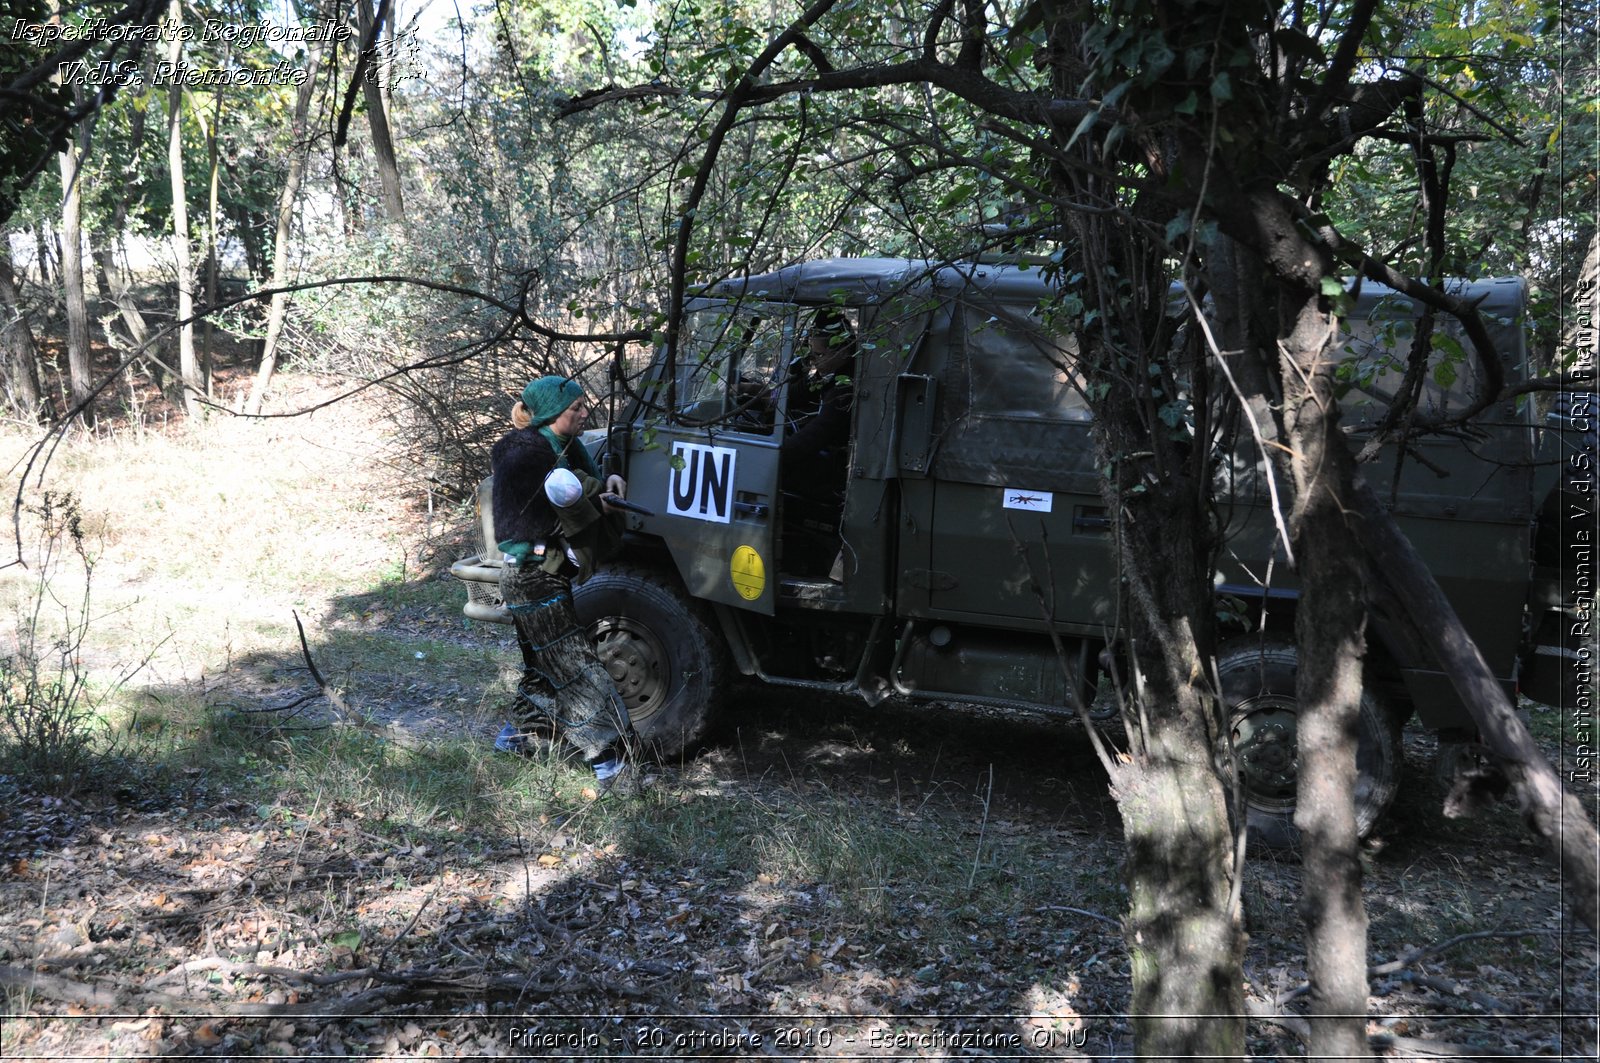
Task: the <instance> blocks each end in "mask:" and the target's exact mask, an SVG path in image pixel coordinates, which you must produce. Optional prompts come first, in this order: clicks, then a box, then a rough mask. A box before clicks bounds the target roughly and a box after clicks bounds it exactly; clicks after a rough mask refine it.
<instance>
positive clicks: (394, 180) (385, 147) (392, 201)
mask: <svg viewBox="0 0 1600 1063" xmlns="http://www.w3.org/2000/svg"><path fill="white" fill-rule="evenodd" d="M378 3H379V5H380V10H382V9H383V8H386V7H387V5H384V4H383V3H382V0H378ZM383 13H384V14H385V15H386V16H387V18H386V20H385V21H388V19H392V18H393V14H392V13H391V12H389V11H387V10H384V12H383ZM356 15H357V18H358V20H359V29H360V36H359V39H360V40H362V41H365V40H366V39H367V37H368V35H370V34H371V33H372V27H373V13H372V3H371V0H356ZM380 54H381V50H380ZM381 76H385V75H383V74H382V73H381V72H380V70H379V69H378V67H377V65H376V64H371V63H369V64H368V66H367V70H366V76H365V77H364V78H363V79H362V82H361V95H362V98H363V100H364V101H365V102H366V105H367V123H368V124H369V125H370V126H371V127H372V154H373V157H374V158H375V159H376V160H377V163H378V179H379V180H380V181H381V182H382V183H383V209H384V212H385V213H386V214H388V215H389V218H390V219H391V220H392V221H404V220H405V216H406V207H405V202H404V200H402V198H401V196H400V166H399V164H398V163H397V162H396V161H395V156H394V140H393V138H392V137H391V136H390V135H389V116H388V112H387V111H386V110H385V109H384V105H383V90H382V89H381V88H380V87H379V85H378V79H379V78H380V77H381Z"/></svg>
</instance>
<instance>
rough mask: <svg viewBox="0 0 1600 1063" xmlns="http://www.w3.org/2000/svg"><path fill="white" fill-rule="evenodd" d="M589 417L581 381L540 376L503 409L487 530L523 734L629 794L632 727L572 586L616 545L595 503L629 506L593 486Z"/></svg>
mask: <svg viewBox="0 0 1600 1063" xmlns="http://www.w3.org/2000/svg"><path fill="white" fill-rule="evenodd" d="M588 416H589V403H588V400H587V399H586V398H585V396H584V394H583V388H582V386H581V385H579V384H578V382H577V381H575V380H569V379H568V378H566V377H561V376H542V377H539V378H538V379H536V380H532V381H530V382H529V383H528V386H527V387H526V388H524V389H523V391H522V400H521V401H520V402H518V403H517V404H516V405H515V406H513V407H512V409H511V424H512V428H511V431H509V432H507V433H506V434H505V435H504V436H502V437H501V438H500V440H499V441H498V442H497V443H495V445H494V449H493V450H492V451H491V452H490V461H491V467H492V469H493V472H494V491H493V509H494V527H495V534H496V535H497V536H498V537H499V538H500V543H499V546H500V550H501V552H502V553H504V555H505V559H504V561H503V562H502V564H501V569H500V595H501V597H502V598H503V599H504V600H505V603H506V608H507V609H508V610H510V612H511V618H512V621H513V623H514V624H515V626H516V629H517V643H518V645H519V646H520V647H521V649H522V665H523V668H522V681H521V683H520V684H519V685H518V690H519V694H520V703H521V709H522V716H523V720H522V721H521V722H522V724H523V726H524V729H538V728H539V727H540V726H548V725H551V724H553V725H555V726H557V727H559V728H560V730H561V733H562V734H563V735H564V736H565V737H566V739H567V740H568V741H569V742H571V743H572V744H573V745H575V746H577V747H578V748H579V749H580V750H582V752H583V755H584V757H585V759H587V760H588V762H589V764H590V765H591V766H592V767H593V768H594V772H595V778H596V779H597V780H598V782H599V783H600V786H601V787H602V788H603V789H613V790H614V789H617V788H618V787H626V786H628V785H629V784H630V783H631V771H630V770H629V769H628V768H627V765H626V762H625V761H624V759H623V756H624V752H625V746H626V743H627V740H628V739H629V738H631V737H632V734H633V727H632V725H631V723H630V722H629V720H628V709H627V706H626V705H625V704H624V703H623V701H622V698H621V696H620V695H619V694H618V693H617V688H616V684H614V683H613V682H612V681H611V676H610V675H609V674H608V673H607V672H606V670H605V667H604V666H603V665H602V664H601V662H600V658H599V657H598V656H597V655H596V654H595V651H594V646H593V645H591V644H590V642H589V639H588V637H587V635H586V633H585V632H584V630H583V628H582V626H581V625H580V624H579V623H578V617H577V613H576V611H575V610H574V609H573V604H572V583H571V577H572V576H574V575H576V576H577V577H578V579H579V580H580V582H581V581H582V580H583V579H585V578H587V577H588V575H589V569H590V567H591V565H592V558H593V554H594V550H595V548H596V544H597V543H600V542H602V541H604V540H605V539H606V537H607V535H608V534H609V535H610V536H612V537H614V535H615V528H614V527H613V526H612V525H611V522H610V520H609V519H608V515H609V514H611V513H612V512H613V510H612V508H611V507H610V506H609V505H608V504H607V503H605V502H604V501H602V500H601V499H600V497H599V496H600V495H601V494H602V493H611V494H615V495H617V496H619V497H621V496H625V495H626V493H627V489H628V485H627V484H626V482H624V481H623V479H622V477H620V476H616V475H612V476H610V477H607V478H606V480H605V482H604V484H602V483H601V480H600V470H599V468H598V467H597V466H596V465H595V462H594V458H593V457H592V456H590V454H589V452H588V450H587V449H586V448H585V447H584V445H583V441H582V440H580V439H579V438H578V434H579V433H580V432H582V431H583V425H584V422H585V421H586V420H587V419H588ZM580 557H581V558H582V559H583V561H582V563H581V564H580V562H579V558H580ZM517 737H518V732H516V730H515V729H513V728H511V727H510V725H507V730H506V731H503V732H501V740H500V741H498V742H497V743H496V745H498V746H501V748H506V747H507V746H513V747H514V745H515V742H516V739H517Z"/></svg>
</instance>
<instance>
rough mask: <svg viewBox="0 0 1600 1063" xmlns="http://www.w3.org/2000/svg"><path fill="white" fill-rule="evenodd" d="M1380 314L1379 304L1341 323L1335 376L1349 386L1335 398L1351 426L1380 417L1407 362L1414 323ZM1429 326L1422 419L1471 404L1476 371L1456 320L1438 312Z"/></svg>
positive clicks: (1402, 377)
mask: <svg viewBox="0 0 1600 1063" xmlns="http://www.w3.org/2000/svg"><path fill="white" fill-rule="evenodd" d="M1382 310H1383V307H1382V306H1381V305H1380V307H1379V308H1378V310H1377V311H1374V313H1372V314H1371V315H1370V316H1368V317H1367V318H1364V319H1363V318H1350V319H1349V320H1347V321H1346V322H1345V328H1346V330H1347V332H1346V334H1345V336H1344V337H1343V340H1344V342H1343V359H1344V364H1343V365H1341V366H1340V368H1339V378H1340V380H1341V381H1342V382H1344V383H1346V384H1348V385H1349V391H1348V392H1347V393H1346V394H1345V395H1344V396H1343V397H1342V398H1341V400H1340V408H1341V409H1343V410H1344V411H1345V416H1346V418H1347V419H1348V420H1349V421H1350V422H1351V423H1352V424H1355V425H1359V424H1362V423H1372V422H1375V421H1377V420H1379V419H1381V418H1382V417H1383V415H1384V412H1385V411H1386V410H1387V409H1388V407H1389V404H1390V403H1391V402H1393V401H1394V400H1395V395H1396V392H1397V391H1398V390H1399V388H1400V385H1401V383H1402V382H1403V381H1404V380H1405V375H1406V367H1407V365H1408V364H1409V362H1410V357H1411V341H1412V339H1413V338H1414V337H1415V335H1416V327H1417V324H1416V321H1415V320H1413V319H1412V318H1411V317H1409V316H1405V317H1386V316H1383V314H1382ZM1433 328H1434V333H1433V346H1432V350H1431V351H1430V352H1429V356H1428V368H1427V370H1426V371H1425V373H1424V377H1423V382H1422V393H1421V394H1420V395H1419V396H1418V399H1417V406H1418V409H1419V410H1421V411H1422V412H1423V413H1425V414H1427V415H1428V416H1431V417H1439V416H1443V415H1446V414H1449V413H1452V412H1455V411H1458V410H1461V409H1464V408H1465V407H1466V406H1467V405H1468V403H1470V402H1471V400H1472V398H1473V396H1474V395H1476V394H1477V388H1478V374H1479V367H1478V361H1477V355H1476V354H1474V353H1473V350H1472V347H1471V345H1470V343H1469V341H1468V340H1467V339H1466V337H1465V336H1464V335H1463V334H1462V331H1461V325H1460V323H1459V322H1457V321H1455V320H1454V319H1453V318H1450V317H1447V316H1446V315H1443V314H1441V315H1439V316H1438V317H1437V318H1436V319H1435V320H1434V325H1433ZM1502 353H1504V352H1502Z"/></svg>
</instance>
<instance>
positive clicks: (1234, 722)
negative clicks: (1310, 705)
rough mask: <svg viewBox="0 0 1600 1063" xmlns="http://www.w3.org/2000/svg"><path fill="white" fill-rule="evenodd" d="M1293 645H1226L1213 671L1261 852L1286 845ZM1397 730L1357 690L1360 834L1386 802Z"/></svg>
mask: <svg viewBox="0 0 1600 1063" xmlns="http://www.w3.org/2000/svg"><path fill="white" fill-rule="evenodd" d="M1298 670H1299V669H1298V658H1297V657H1296V654H1295V649H1294V646H1293V645H1291V644H1289V643H1286V642H1280V641H1274V640H1271V639H1269V640H1267V641H1266V642H1262V641H1261V640H1260V639H1259V638H1251V639H1241V640H1237V641H1235V642H1231V643H1228V644H1227V645H1224V646H1223V647H1221V648H1220V649H1219V650H1218V652H1217V672H1218V675H1219V677H1220V679H1221V682H1222V695H1223V698H1224V700H1225V702H1226V704H1227V707H1228V719H1229V723H1230V727H1231V731H1232V738H1233V755H1234V762H1235V764H1237V765H1238V771H1239V782H1240V785H1241V787H1242V789H1243V791H1244V803H1245V809H1246V814H1247V817H1248V820H1247V821H1248V823H1249V828H1250V840H1251V841H1252V842H1253V843H1255V844H1256V845H1259V846H1262V847H1264V848H1267V849H1293V848H1296V847H1297V846H1298V844H1299V840H1300V832H1299V831H1298V830H1297V829H1296V828H1295V825H1294V810H1295V795H1296V787H1297V786H1298V784H1299V777H1300V775H1299V766H1300V752H1299V748H1298V738H1297V735H1298V728H1297V719H1298V715H1299V700H1298V698H1297V697H1296V695H1295V674H1296V672H1297V671H1298ZM1401 760H1402V755H1401V744H1400V727H1399V724H1398V721H1397V720H1395V719H1392V718H1391V716H1390V714H1389V713H1388V712H1386V711H1385V710H1384V708H1383V705H1382V704H1381V703H1380V702H1379V701H1378V699H1377V698H1376V697H1374V696H1373V694H1372V693H1371V692H1370V691H1368V690H1362V692H1361V717H1360V724H1359V730H1358V733H1357V746H1356V795H1355V797H1356V830H1357V832H1358V833H1359V834H1360V835H1361V836H1362V837H1365V836H1366V834H1367V832H1368V831H1370V830H1372V828H1373V826H1374V825H1375V824H1376V823H1377V822H1378V817H1380V816H1382V815H1383V813H1384V811H1385V810H1386V809H1387V808H1388V807H1389V803H1390V802H1391V801H1393V800H1394V795H1395V791H1396V790H1397V789H1398V788H1399V782H1400V768H1401Z"/></svg>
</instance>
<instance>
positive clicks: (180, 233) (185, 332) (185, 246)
mask: <svg viewBox="0 0 1600 1063" xmlns="http://www.w3.org/2000/svg"><path fill="white" fill-rule="evenodd" d="M167 20H168V23H169V25H170V28H171V31H172V40H171V43H170V45H169V47H168V49H167V58H168V60H169V61H170V62H171V63H172V64H173V65H174V66H176V65H177V63H178V61H179V60H180V59H181V58H182V56H183V39H182V37H181V36H180V35H179V32H178V31H179V29H180V27H182V25H183V4H182V0H171V3H170V4H169V5H168V8H167ZM167 168H168V170H169V172H170V174H171V178H172V257H173V260H174V261H175V262H176V264H177V268H178V320H180V321H184V322H186V324H184V325H182V326H180V327H179V329H178V375H179V376H180V377H182V380H181V382H180V383H181V386H182V388H183V407H184V409H185V410H186V411H187V412H188V414H189V416H190V417H199V416H202V415H203V414H204V413H205V407H204V405H202V404H201V401H200V400H201V398H202V397H203V396H204V395H205V390H204V384H203V382H202V381H201V379H200V365H199V362H198V360H197V359H196V357H195V349H194V324H193V323H192V322H188V319H189V318H190V317H192V316H193V315H194V268H193V266H192V265H191V263H190V260H189V197H188V191H187V189H186V187H185V185H184V180H183V85H182V84H181V83H179V82H178V81H177V80H176V79H174V81H173V83H172V85H171V86H170V87H168V89H167Z"/></svg>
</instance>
